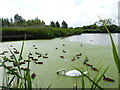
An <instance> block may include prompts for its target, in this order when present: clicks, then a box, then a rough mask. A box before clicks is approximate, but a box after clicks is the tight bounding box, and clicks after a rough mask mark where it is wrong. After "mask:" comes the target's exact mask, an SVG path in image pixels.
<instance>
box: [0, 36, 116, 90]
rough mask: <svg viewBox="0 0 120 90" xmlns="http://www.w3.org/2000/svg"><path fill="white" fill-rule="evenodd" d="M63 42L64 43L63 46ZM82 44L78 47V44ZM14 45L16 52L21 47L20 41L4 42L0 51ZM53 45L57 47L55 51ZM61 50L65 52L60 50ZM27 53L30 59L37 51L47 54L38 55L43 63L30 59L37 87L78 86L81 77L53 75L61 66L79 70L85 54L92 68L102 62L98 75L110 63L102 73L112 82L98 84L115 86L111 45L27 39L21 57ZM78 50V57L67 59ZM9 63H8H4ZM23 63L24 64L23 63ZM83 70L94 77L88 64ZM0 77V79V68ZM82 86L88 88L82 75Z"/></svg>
mask: <svg viewBox="0 0 120 90" xmlns="http://www.w3.org/2000/svg"><path fill="white" fill-rule="evenodd" d="M33 44H34V45H36V47H37V49H34V48H33ZM63 44H65V46H63ZM81 44H82V46H81ZM10 45H13V47H15V48H17V49H18V50H19V51H20V49H21V45H22V41H15V42H4V43H1V44H0V50H1V51H0V52H2V51H4V50H8V48H7V47H9V48H10V49H11V50H13V47H10ZM56 48H58V49H57V50H56ZM63 50H65V51H66V52H67V53H63ZM29 52H31V53H32V54H33V56H34V58H37V56H38V55H36V54H35V52H39V53H41V54H45V53H47V54H48V55H47V56H48V58H47V59H45V58H42V57H41V58H39V59H38V60H39V61H43V62H44V64H43V65H42V64H41V65H39V64H37V65H36V64H35V63H33V62H31V64H30V68H31V72H35V73H36V75H37V76H36V78H35V79H34V80H33V86H34V87H36V85H37V87H38V88H40V87H41V88H47V87H48V86H49V85H50V84H52V86H51V88H72V87H73V85H74V84H75V83H76V80H77V85H78V87H81V85H82V83H81V77H79V78H73V77H66V76H60V75H57V74H56V71H58V70H60V69H62V68H65V69H66V70H73V69H74V68H73V67H72V66H74V67H77V68H79V69H82V67H83V61H84V59H85V56H87V57H88V58H89V61H88V63H90V64H92V65H93V66H95V67H96V68H99V67H100V66H101V65H104V66H103V68H102V70H101V71H100V74H101V73H102V72H103V71H104V70H105V68H106V67H107V66H108V65H110V68H109V69H108V71H107V72H106V74H105V75H106V76H107V77H110V78H113V79H114V80H115V82H107V81H104V80H101V81H100V82H99V85H101V86H102V87H104V88H117V87H118V73H117V68H116V67H115V63H114V60H113V56H112V49H111V46H99V45H91V44H83V43H81V42H72V41H68V40H64V39H59V38H57V39H51V40H28V41H25V45H24V51H23V58H24V59H27V55H28V53H29ZM78 53H82V56H80V58H79V59H76V60H75V61H71V59H72V57H74V56H75V55H76V54H78ZM5 56H7V57H9V56H10V54H9V53H8V54H5ZM60 56H64V59H62V58H60ZM8 64H9V65H10V63H8ZM23 66H24V65H23ZM84 68H85V71H86V70H87V69H88V71H89V73H90V77H91V78H94V77H95V75H96V74H97V72H95V71H93V70H91V69H90V68H89V67H88V66H85V65H84ZM0 75H1V77H0V80H1V81H2V76H3V73H2V70H0ZM85 87H86V88H89V87H90V82H89V80H88V79H87V78H85Z"/></svg>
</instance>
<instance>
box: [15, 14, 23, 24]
mask: <svg viewBox="0 0 120 90" xmlns="http://www.w3.org/2000/svg"><path fill="white" fill-rule="evenodd" d="M14 22H15V23H18V24H20V23H23V22H25V19H24V18H23V17H21V16H20V15H18V14H15V16H14Z"/></svg>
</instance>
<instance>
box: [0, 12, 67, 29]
mask: <svg viewBox="0 0 120 90" xmlns="http://www.w3.org/2000/svg"><path fill="white" fill-rule="evenodd" d="M0 20H1V21H2V27H16V26H17V27H29V26H31V27H32V26H38V27H41V26H50V27H57V28H60V27H61V28H68V24H67V23H66V22H65V21H64V20H63V22H62V24H61V26H60V24H59V22H58V21H57V22H56V23H55V22H54V21H51V22H50V25H45V22H44V21H41V20H40V19H38V17H36V18H35V19H31V20H25V19H24V18H23V17H22V16H20V15H18V14H15V16H14V19H12V18H10V19H8V18H0Z"/></svg>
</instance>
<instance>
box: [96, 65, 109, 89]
mask: <svg viewBox="0 0 120 90" xmlns="http://www.w3.org/2000/svg"><path fill="white" fill-rule="evenodd" d="M109 67H110V65H109V66H108V67H107V68H106V69H105V70H104V72H103V73H102V74H101V76H100V77H99V78H98V80H97V81H96V83H97V84H98V82H99V81H101V79H102V77H103V75H104V74H105V73H106V71H107V70H108V68H109ZM95 88H96V86H95V87H94V89H95Z"/></svg>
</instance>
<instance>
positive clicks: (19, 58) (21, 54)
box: [18, 40, 24, 62]
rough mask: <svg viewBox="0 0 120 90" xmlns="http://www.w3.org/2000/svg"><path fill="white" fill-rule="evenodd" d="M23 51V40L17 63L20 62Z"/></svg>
mask: <svg viewBox="0 0 120 90" xmlns="http://www.w3.org/2000/svg"><path fill="white" fill-rule="evenodd" d="M23 49H24V40H23V43H22V48H21V51H20V55H19V59H18V60H19V62H20V60H21V59H22V53H23Z"/></svg>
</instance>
